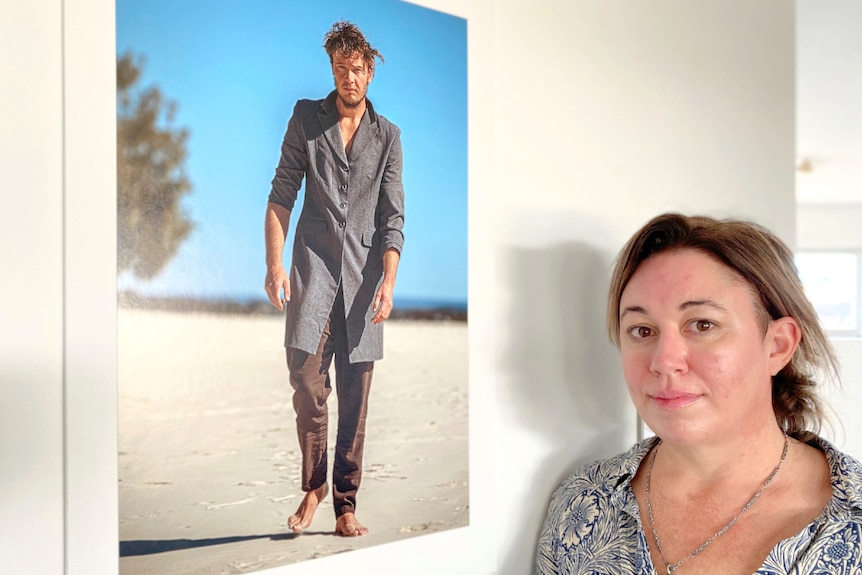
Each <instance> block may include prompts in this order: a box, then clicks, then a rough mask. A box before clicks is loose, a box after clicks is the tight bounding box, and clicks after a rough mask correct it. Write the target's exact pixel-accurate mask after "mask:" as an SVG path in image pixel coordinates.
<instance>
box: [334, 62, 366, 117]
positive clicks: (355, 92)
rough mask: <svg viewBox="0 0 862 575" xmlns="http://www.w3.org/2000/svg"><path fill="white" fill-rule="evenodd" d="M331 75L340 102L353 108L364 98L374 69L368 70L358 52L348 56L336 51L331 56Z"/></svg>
mask: <svg viewBox="0 0 862 575" xmlns="http://www.w3.org/2000/svg"><path fill="white" fill-rule="evenodd" d="M332 76H333V77H334V78H335V89H336V91H337V92H338V97H339V99H340V100H341V102H342V103H343V104H344V105H345V106H347V107H348V108H355V107H356V106H358V105H359V104H361V103H362V100H363V99H364V98H365V92H366V91H367V90H368V84H370V83H371V79H372V78H373V77H374V71H373V70H369V68H368V64H367V63H366V62H365V60H364V59H363V58H362V56H361V55H360V54H359V52H354V53H353V54H351V55H350V56H344V54H341V53H338V52H336V53H335V54H333V56H332Z"/></svg>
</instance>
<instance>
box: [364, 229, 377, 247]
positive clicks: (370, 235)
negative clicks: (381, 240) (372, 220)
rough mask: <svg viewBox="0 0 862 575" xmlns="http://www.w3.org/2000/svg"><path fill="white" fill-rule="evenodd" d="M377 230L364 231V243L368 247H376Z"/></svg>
mask: <svg viewBox="0 0 862 575" xmlns="http://www.w3.org/2000/svg"><path fill="white" fill-rule="evenodd" d="M375 233H376V232H375V230H365V231H363V232H362V245H363V246H365V247H366V248H371V247H374V234H375Z"/></svg>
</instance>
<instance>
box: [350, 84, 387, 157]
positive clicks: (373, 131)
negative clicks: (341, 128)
mask: <svg viewBox="0 0 862 575" xmlns="http://www.w3.org/2000/svg"><path fill="white" fill-rule="evenodd" d="M365 103H366V109H365V114H364V115H363V116H362V122H360V123H359V129H358V130H357V131H356V135H355V136H353V146H351V148H350V154H349V155H348V159H349V160H350V161H351V162H355V161H356V160H358V159H359V158H360V157H361V156H362V152H364V151H365V148H367V147H368V144H369V143H371V142H373V141H374V140H375V139H376V138H377V133H378V132H379V130H380V124H378V123H377V114H376V113H375V112H374V107H373V106H372V105H371V100H368V99H367V98H366V100H365Z"/></svg>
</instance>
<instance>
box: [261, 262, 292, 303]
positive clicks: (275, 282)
mask: <svg viewBox="0 0 862 575" xmlns="http://www.w3.org/2000/svg"><path fill="white" fill-rule="evenodd" d="M263 287H264V289H265V290H266V296H267V297H268V298H269V302H270V303H271V304H272V305H274V306H275V307H277V308H278V309H280V310H282V311H283V310H284V304H285V303H286V302H289V301H290V277H289V276H288V275H287V272H286V271H285V270H284V267H278V268H276V269H274V270H269V271H268V272H267V273H266V280H265V283H264V286H263ZM282 293H283V294H284V295H282Z"/></svg>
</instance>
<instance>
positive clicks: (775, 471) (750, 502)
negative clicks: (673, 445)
mask: <svg viewBox="0 0 862 575" xmlns="http://www.w3.org/2000/svg"><path fill="white" fill-rule="evenodd" d="M787 443H788V442H787V434H786V433H785V434H784V451H782V452H781V459H780V460H779V461H778V465H776V466H775V469H773V470H772V473H770V474H769V477H767V478H766V481H764V482H763V485H761V486H760V489H758V490H757V493H755V494H754V497H752V498H751V499H749V500H748V503H746V504H745V506H744V507H743V508H742V509H741V510H740V511H739V513H737V514H736V516H735V517H734V518H733V519H731V520H730V521H729V522H728V523H727V525H725V526H724V527H722V528H721V529H719V530H718V532H716V534H715V535H713V536H712V537H710V538H709V539H707V540H706V541H704V542H703V543H702V544H701V546H700V547H698V548H697V549H695V550H694V551H692V552H691V553H689V554H688V556H686V557H683V558H682V559H680V560H679V561H677V562H676V563H671V562H670V561H668V560H667V558H666V557H665V556H664V550H662V548H661V542H660V541H659V538H658V532H657V531H656V530H655V519H654V518H653V515H652V501H650V489H649V487H650V479H652V466H653V464H654V463H655V456H656V453H658V448H659V446H660V445H661V440H659V442H658V444H656V446H655V449H653V452H652V455H651V456H650V459H649V467H648V468H647V476H646V496H647V499H646V504H647V515H649V525H650V528H651V529H652V536H653V539H655V546H656V548H657V549H658V552H659V555H661V560H662V561H664V566H665V569H666V572H667V575H672V573H673V572H674V571H676V570H677V569H678V568H679V566H680V565H682V564H683V563H685V562H686V561H688V560H689V559H691V558H692V557H694V556H695V555H697V554H698V553H700V552H701V551H703V550H704V549H706V548H707V547H708V546H709V544H710V543H712V542H713V541H715V540H716V539H718V538H719V537H721V536H722V535H724V534H725V532H727V530H728V529H730V528H731V527H733V525H734V524H735V523H736V521H737V520H738V519H739V518H740V517H741V516H742V514H743V513H745V512H746V511H748V510H749V509H750V508H751V506H752V505H754V502H755V501H757V500H758V498H760V494H761V493H763V490H764V489H766V488H767V487H769V484H770V483H772V480H773V479H775V476H776V475H778V470H779V469H781V464H782V463H784V460H785V459H787Z"/></svg>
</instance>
